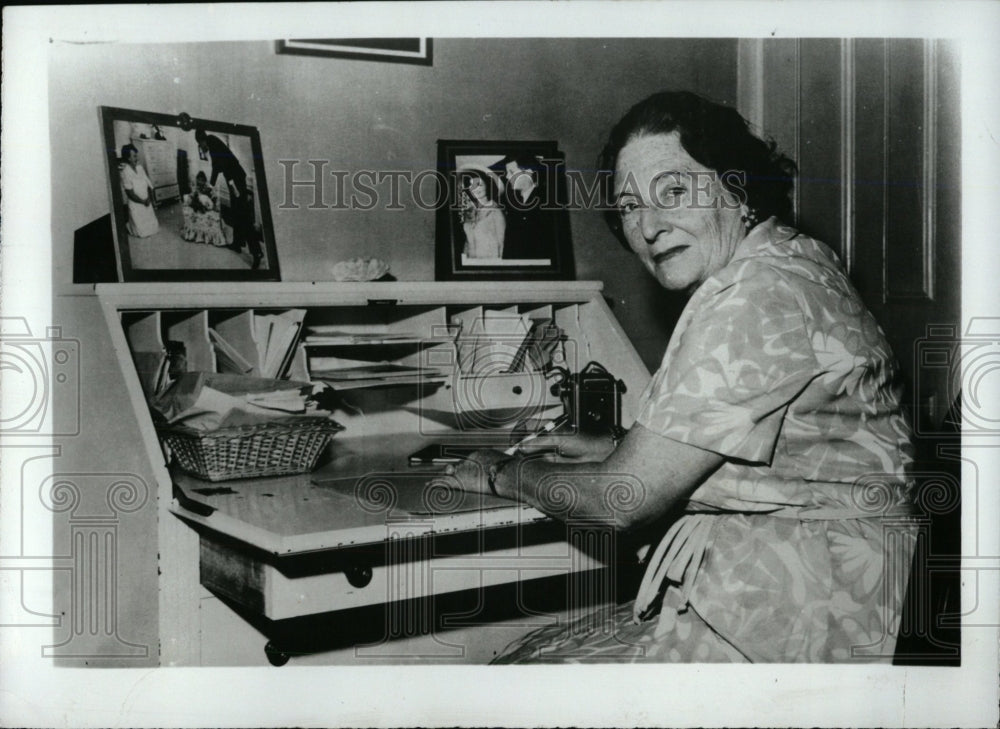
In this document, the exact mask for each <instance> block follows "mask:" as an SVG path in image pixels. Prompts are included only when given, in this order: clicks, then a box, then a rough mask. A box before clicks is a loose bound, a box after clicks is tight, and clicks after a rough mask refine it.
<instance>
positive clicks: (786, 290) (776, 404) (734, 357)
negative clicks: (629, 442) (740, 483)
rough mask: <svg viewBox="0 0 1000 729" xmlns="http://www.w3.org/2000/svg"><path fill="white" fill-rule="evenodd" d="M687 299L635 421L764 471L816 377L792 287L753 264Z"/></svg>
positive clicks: (785, 278)
mask: <svg viewBox="0 0 1000 729" xmlns="http://www.w3.org/2000/svg"><path fill="white" fill-rule="evenodd" d="M704 286H706V287H709V286H711V290H709V291H707V292H702V291H699V292H696V294H695V297H698V300H697V301H695V300H693V301H692V302H691V304H692V305H696V306H695V307H694V308H693V309H692V313H691V317H690V319H688V320H687V322H686V324H685V326H684V328H683V331H681V332H679V333H678V334H677V335H675V336H677V340H676V341H672V342H671V343H670V346H669V347H668V350H667V354H666V356H665V357H664V361H663V365H662V366H661V369H660V372H658V373H657V377H656V378H655V379H654V381H653V383H652V387H651V388H650V391H649V393H648V397H647V398H646V400H645V402H644V403H643V405H642V409H641V411H640V413H639V417H638V419H637V422H638V423H640V424H641V425H643V426H644V427H646V428H648V429H650V430H652V431H653V432H656V433H659V434H661V435H664V436H667V437H669V438H672V439H674V440H677V441H680V442H683V443H689V444H691V445H694V446H697V447H699V448H702V449H705V450H710V451H713V452H715V453H719V454H720V455H723V456H726V457H729V458H736V459H740V460H744V461H748V462H752V463H770V461H771V458H772V456H773V454H774V448H775V445H776V443H777V440H778V436H779V434H780V432H781V424H782V420H783V418H784V416H785V413H786V412H787V410H788V407H789V405H790V404H791V402H792V401H793V400H794V399H795V398H796V397H797V396H798V395H799V394H800V393H801V392H802V391H803V390H804V389H805V388H806V386H807V385H808V384H809V383H810V382H811V381H812V380H813V379H814V378H816V377H817V376H818V375H820V374H821V372H820V370H819V367H818V365H817V363H816V358H815V357H814V355H813V351H812V347H811V346H810V339H809V334H808V331H807V329H806V322H805V318H804V315H803V311H802V307H801V305H800V303H799V297H798V296H797V295H796V291H795V289H794V278H793V277H788V276H785V275H781V274H779V273H778V272H777V271H776V270H775V269H774V268H772V267H771V266H769V265H767V264H765V263H761V262H759V261H752V262H746V263H745V264H743V265H741V266H739V267H738V269H737V271H736V272H735V274H732V275H731V276H730V277H729V278H728V280H713V281H709V282H706V283H705V284H704Z"/></svg>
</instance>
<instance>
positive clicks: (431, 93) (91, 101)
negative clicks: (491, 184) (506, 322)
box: [49, 39, 736, 367]
mask: <svg viewBox="0 0 1000 729" xmlns="http://www.w3.org/2000/svg"><path fill="white" fill-rule="evenodd" d="M664 88H689V89H692V90H695V91H699V92H701V93H704V94H706V95H708V96H710V97H713V98H715V99H717V100H719V101H723V102H729V103H733V102H735V101H736V98H735V96H736V41H735V40H725V39H716V40H697V39H637V40H627V39H616V40H599V39H477V40H466V39H436V40H435V44H434V65H433V66H432V67H430V68H428V67H423V66H411V65H405V64H392V63H375V62H368V61H352V60H342V59H331V58H311V57H302V56H289V55H277V54H276V53H275V52H274V47H273V44H271V43H269V42H239V43H233V42H219V43H189V44H159V45H151V44H145V45H121V44H92V45H81V44H66V43H63V44H59V43H56V44H54V45H53V46H52V51H51V65H50V84H49V93H50V99H51V108H50V123H51V135H50V141H51V149H52V173H53V174H52V178H53V182H52V209H53V221H52V235H53V250H54V253H53V259H54V266H55V274H54V275H55V277H56V278H55V282H56V284H57V286H58V285H59V284H63V283H65V282H67V281H69V280H70V278H71V276H72V274H71V262H72V250H71V249H72V240H73V231H74V230H75V229H76V228H79V227H80V226H82V225H84V224H86V223H88V222H90V221H91V220H93V219H95V218H98V217H100V216H101V215H104V214H105V213H107V212H108V209H109V204H108V193H107V190H106V186H107V183H106V172H105V170H104V161H103V158H102V156H101V154H102V153H101V150H102V147H103V145H102V140H101V138H100V129H99V123H98V113H97V107H98V106H100V105H105V106H119V107H124V108H129V109H139V110H145V111H158V112H166V113H180V112H182V111H187V112H188V113H190V114H191V115H192V116H196V117H202V118H207V119H213V120H220V121H233V122H240V123H244V124H250V125H253V126H256V127H258V129H259V130H260V133H261V139H262V144H263V150H264V156H265V158H266V160H267V169H266V175H267V183H268V188H269V191H270V197H271V207H272V210H273V218H274V227H275V237H276V240H277V243H278V250H279V256H280V262H281V268H282V277H283V278H284V279H285V280H292V281H310V280H323V279H324V278H328V277H329V269H330V266H331V265H332V264H333V263H335V262H337V261H339V260H343V259H345V258H350V257H353V256H358V255H370V256H378V257H380V258H384V259H386V260H388V261H389V262H390V263H391V265H392V270H393V273H394V274H395V275H396V276H397V277H398V278H399V279H401V280H433V278H434V269H433V250H434V215H433V213H432V212H430V211H426V210H420V209H417V208H416V207H414V206H409V207H407V209H405V210H400V211H387V210H383V209H375V210H372V211H367V212H365V211H350V210H329V209H327V210H309V209H306V207H305V206H306V205H308V204H310V203H311V202H312V194H311V192H310V191H309V190H298V191H296V192H295V198H294V199H295V201H296V202H298V203H299V204H301V205H302V207H301V208H300V209H297V210H282V209H280V208H279V203H280V202H281V198H282V196H283V192H284V190H283V185H282V182H283V180H284V172H283V170H284V168H283V167H282V166H281V165H280V164H279V163H278V160H302V161H303V164H302V165H300V166H299V167H298V168H297V175H298V176H299V177H300V178H301V177H307V176H309V175H311V168H310V167H309V166H308V165H306V164H305V161H306V160H309V159H324V160H329V161H330V164H329V166H328V167H327V169H328V170H332V169H334V168H336V169H342V170H352V171H353V170H359V169H375V170H387V169H401V170H412V171H419V170H423V169H433V168H434V167H435V165H436V141H437V140H438V139H448V138H451V139H554V140H557V141H558V142H559V144H560V148H561V149H562V150H563V151H564V152H565V153H566V159H567V167H569V168H571V169H572V168H577V169H581V170H584V171H590V170H592V169H593V165H594V160H595V159H596V156H597V153H598V151H599V150H600V148H601V146H602V143H603V140H604V137H605V135H606V133H607V131H608V130H609V128H610V127H611V125H612V124H613V123H614V122H615V121H616V120H617V119H618V118H619V117H620V116H621V115H622V113H623V112H624V111H625V110H626V109H627V108H628V107H629V106H630V105H631V104H633V103H635V102H636V101H638V100H639V99H641V98H643V97H644V96H646V95H648V94H649V93H652V92H654V91H657V90H661V89H664ZM324 199H326V200H327V201H328V202H330V203H332V202H333V190H332V188H329V187H328V188H326V190H325V195H324ZM571 226H572V233H573V240H574V246H575V254H576V261H577V278H580V279H601V280H604V281H605V283H606V285H607V293H608V295H609V296H610V297H611V298H612V299H613V300H614V301H615V304H616V306H615V313H616V315H617V316H618V317H619V319H620V320H621V322H622V324H623V326H624V328H625V330H626V332H627V333H628V334H629V335H630V337H631V338H632V340H633V342H634V343H635V345H636V347H637V348H638V350H639V352H640V355H641V356H642V357H643V359H644V360H645V361H646V363H647V365H649V366H650V367H655V366H656V365H658V364H659V359H660V356H661V355H662V352H663V349H664V346H665V343H666V338H667V336H668V335H669V331H670V328H671V326H672V316H673V314H672V313H671V312H673V311H674V310H675V309H676V302H675V301H673V300H671V299H670V298H669V297H667V296H665V295H663V294H661V293H660V292H659V291H658V289H657V288H656V286H655V284H654V283H653V282H651V281H650V280H648V276H646V274H645V273H644V272H642V270H641V269H640V268H639V266H638V265H637V264H636V263H635V262H634V261H632V259H631V256H629V255H628V254H627V253H626V252H624V251H623V250H621V249H620V248H619V247H618V245H617V244H616V243H615V241H614V239H613V238H612V237H611V235H610V234H609V233H608V232H607V229H606V228H605V226H604V223H603V221H602V220H601V219H600V215H599V214H598V213H596V212H594V211H580V212H574V213H573V214H572V217H571Z"/></svg>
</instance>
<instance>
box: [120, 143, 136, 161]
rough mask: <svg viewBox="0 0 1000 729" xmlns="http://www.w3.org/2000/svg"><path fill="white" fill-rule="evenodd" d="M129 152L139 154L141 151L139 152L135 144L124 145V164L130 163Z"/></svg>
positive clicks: (122, 158)
mask: <svg viewBox="0 0 1000 729" xmlns="http://www.w3.org/2000/svg"><path fill="white" fill-rule="evenodd" d="M129 152H135V153H136V154H139V150H138V148H136V146H135V145H134V144H123V145H122V156H121V160H122V162H128V153H129Z"/></svg>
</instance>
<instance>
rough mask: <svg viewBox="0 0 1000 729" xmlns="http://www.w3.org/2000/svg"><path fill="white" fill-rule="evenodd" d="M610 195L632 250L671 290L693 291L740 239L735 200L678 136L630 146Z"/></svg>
mask: <svg viewBox="0 0 1000 729" xmlns="http://www.w3.org/2000/svg"><path fill="white" fill-rule="evenodd" d="M613 194H614V199H615V201H616V204H617V206H618V210H619V213H620V215H621V219H622V230H623V232H624V234H625V238H626V240H627V241H628V244H629V247H630V248H631V249H632V251H633V252H634V253H635V254H636V255H637V256H638V257H639V259H640V260H641V261H642V263H643V265H644V266H645V267H646V269H647V270H649V272H650V273H651V274H653V277H654V278H656V280H657V281H659V283H660V285H661V286H663V287H664V288H665V289H670V290H671V291H685V290H692V289H694V288H697V286H699V285H700V284H701V283H703V282H704V281H705V280H706V279H707V278H709V277H710V276H712V275H713V274H714V273H716V272H717V271H718V270H719V269H721V268H722V267H723V266H725V265H726V264H727V263H729V261H730V260H731V259H732V257H733V254H734V253H735V251H736V245H737V244H738V243H739V242H740V241H741V240H742V239H743V238H744V236H745V230H744V228H743V223H742V220H741V210H740V206H739V201H738V200H737V199H736V197H735V195H733V194H732V193H731V192H729V191H727V190H726V189H725V188H724V187H723V186H722V183H721V182H719V177H718V175H717V174H716V173H715V172H714V171H713V170H710V169H708V168H706V167H705V166H704V165H702V164H700V163H698V162H696V161H695V160H694V159H693V158H692V157H691V155H689V154H688V153H687V152H686V151H685V150H684V147H683V146H682V145H681V142H680V136H679V134H678V133H677V132H671V133H670V134H657V135H653V136H643V137H635V138H633V139H632V140H631V141H629V142H628V144H626V145H625V146H624V147H623V148H622V150H621V152H620V153H619V155H618V163H617V166H616V167H615V184H614V191H613Z"/></svg>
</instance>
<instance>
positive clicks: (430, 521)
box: [170, 434, 547, 556]
mask: <svg viewBox="0 0 1000 729" xmlns="http://www.w3.org/2000/svg"><path fill="white" fill-rule="evenodd" d="M431 442H440V438H438V439H429V438H426V437H423V436H416V435H400V434H393V435H391V436H386V437H379V438H363V439H362V438H356V439H354V440H349V439H334V442H333V444H332V446H331V449H332V457H331V459H330V461H329V462H328V463H326V464H325V465H324V466H322V467H321V468H319V469H317V470H316V471H313V472H312V473H306V474H300V475H295V476H287V477H279V478H256V479H254V478H250V479H240V480H233V481H218V482H214V483H213V482H209V481H203V480H200V479H198V478H195V477H193V476H188V475H186V474H183V473H180V472H174V473H173V474H172V477H173V480H174V496H175V498H174V501H173V503H172V504H171V509H170V510H171V511H172V512H173V513H174V514H176V515H178V516H180V517H182V518H183V519H185V520H187V521H189V522H193V523H196V524H198V525H200V526H201V527H202V528H205V529H209V530H211V531H214V532H217V533H219V534H223V535H226V536H229V537H232V538H234V539H237V540H239V541H241V542H245V543H247V544H249V545H252V546H254V547H257V548H259V549H261V550H264V551H265V552H268V553H271V554H274V555H276V556H284V555H294V554H301V553H304V552H313V551H319V550H326V549H337V548H341V547H348V546H357V545H362V544H373V543H380V542H385V541H387V540H389V539H396V538H403V537H411V536H421V535H424V534H431V533H446V532H460V531H472V530H482V529H491V528H497V527H504V526H511V525H517V524H527V523H531V522H537V521H542V520H544V519H546V518H547V517H546V516H545V515H544V514H542V513H541V512H539V511H538V510H536V509H534V508H532V507H529V506H526V505H524V504H520V503H517V502H513V501H509V500H507V499H501V498H497V497H495V496H491V495H488V494H477V493H469V492H466V491H462V490H460V489H457V488H455V485H456V481H455V480H454V478H453V477H450V476H447V475H445V473H444V471H443V469H442V467H440V466H420V467H411V466H410V465H409V464H408V456H409V454H411V453H413V452H415V451H417V450H419V449H420V448H421V447H423V446H425V445H427V444H429V443H431Z"/></svg>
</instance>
